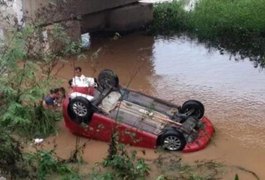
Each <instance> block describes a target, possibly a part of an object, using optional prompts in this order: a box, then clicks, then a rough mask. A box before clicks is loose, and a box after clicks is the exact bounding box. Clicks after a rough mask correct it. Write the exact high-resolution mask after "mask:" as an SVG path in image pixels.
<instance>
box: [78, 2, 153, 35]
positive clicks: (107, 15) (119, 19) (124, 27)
mask: <svg viewBox="0 0 265 180" xmlns="http://www.w3.org/2000/svg"><path fill="white" fill-rule="evenodd" d="M152 20H153V6H152V4H147V3H134V4H130V5H128V6H123V7H119V8H115V9H111V10H108V11H104V12H100V13H94V14H88V15H86V16H83V17H82V18H81V20H80V22H81V32H82V33H86V32H94V31H130V30H134V29H139V28H140V27H142V26H144V25H146V24H148V23H150V22H151V21H152Z"/></svg>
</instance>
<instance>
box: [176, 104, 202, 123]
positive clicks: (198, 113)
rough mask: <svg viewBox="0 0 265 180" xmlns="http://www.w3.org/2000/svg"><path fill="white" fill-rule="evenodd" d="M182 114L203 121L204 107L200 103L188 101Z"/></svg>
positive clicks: (181, 111)
mask: <svg viewBox="0 0 265 180" xmlns="http://www.w3.org/2000/svg"><path fill="white" fill-rule="evenodd" d="M180 113H184V114H186V115H187V116H192V117H194V118H196V119H201V118H202V117H203V115H204V106H203V104H202V103H201V102H200V101H197V100H188V101H186V102H184V103H183V105H182V107H181V110H180Z"/></svg>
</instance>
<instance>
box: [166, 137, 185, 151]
mask: <svg viewBox="0 0 265 180" xmlns="http://www.w3.org/2000/svg"><path fill="white" fill-rule="evenodd" d="M180 146H181V141H180V139H179V138H178V137H176V136H168V137H166V138H165V139H164V145H163V147H164V148H166V149H168V150H170V151H176V150H178V149H179V148H180Z"/></svg>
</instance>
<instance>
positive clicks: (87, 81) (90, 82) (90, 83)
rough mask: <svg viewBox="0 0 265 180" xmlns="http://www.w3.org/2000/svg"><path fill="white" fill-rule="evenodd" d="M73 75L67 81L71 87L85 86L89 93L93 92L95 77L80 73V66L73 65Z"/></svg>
mask: <svg viewBox="0 0 265 180" xmlns="http://www.w3.org/2000/svg"><path fill="white" fill-rule="evenodd" d="M74 70H75V76H74V78H73V79H72V81H71V80H70V81H69V83H71V87H72V88H73V89H75V88H76V87H86V88H87V92H88V94H90V95H93V94H94V87H96V82H95V78H92V77H86V76H84V75H83V74H82V69H81V67H79V66H78V67H75V69H74Z"/></svg>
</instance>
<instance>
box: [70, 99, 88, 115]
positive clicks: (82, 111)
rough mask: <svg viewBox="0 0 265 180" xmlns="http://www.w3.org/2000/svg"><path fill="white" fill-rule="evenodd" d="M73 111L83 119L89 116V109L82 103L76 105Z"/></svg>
mask: <svg viewBox="0 0 265 180" xmlns="http://www.w3.org/2000/svg"><path fill="white" fill-rule="evenodd" d="M73 110H74V112H75V113H76V114H77V115H78V116H81V117H84V116H85V115H86V114H87V108H86V106H85V105H84V104H83V103H81V102H76V103H74V104H73Z"/></svg>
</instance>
